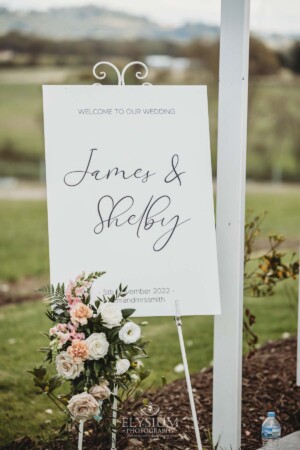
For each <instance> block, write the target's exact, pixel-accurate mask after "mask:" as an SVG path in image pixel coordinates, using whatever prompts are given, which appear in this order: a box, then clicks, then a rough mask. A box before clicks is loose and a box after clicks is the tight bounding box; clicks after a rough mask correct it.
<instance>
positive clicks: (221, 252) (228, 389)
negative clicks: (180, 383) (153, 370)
mask: <svg viewBox="0 0 300 450" xmlns="http://www.w3.org/2000/svg"><path fill="white" fill-rule="evenodd" d="M249 20H250V0H222V13H221V37H220V68H219V72H220V77H219V117H218V165H217V249H218V264H219V276H220V292H221V309H222V315H221V316H216V317H215V330H214V379H213V385H214V386H213V439H214V443H215V444H217V442H219V446H220V447H221V448H232V450H237V449H239V448H240V443H241V396H242V336H243V277H244V216H245V180H246V137H247V97H248V66H249Z"/></svg>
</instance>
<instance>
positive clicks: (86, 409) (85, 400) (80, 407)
mask: <svg viewBox="0 0 300 450" xmlns="http://www.w3.org/2000/svg"><path fill="white" fill-rule="evenodd" d="M68 410H69V411H70V414H71V416H72V417H73V419H74V420H77V422H79V421H80V420H88V419H91V418H92V417H93V416H98V415H99V414H100V405H99V403H98V402H97V400H96V399H95V398H94V397H93V396H92V395H91V394H88V393H87V392H82V393H81V394H77V395H73V397H72V398H71V399H70V401H69V403H68Z"/></svg>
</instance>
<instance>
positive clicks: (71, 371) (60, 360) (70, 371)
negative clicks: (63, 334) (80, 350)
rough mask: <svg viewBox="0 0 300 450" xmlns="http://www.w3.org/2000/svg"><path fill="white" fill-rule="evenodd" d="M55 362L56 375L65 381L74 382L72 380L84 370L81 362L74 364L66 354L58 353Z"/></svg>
mask: <svg viewBox="0 0 300 450" xmlns="http://www.w3.org/2000/svg"><path fill="white" fill-rule="evenodd" d="M55 362H56V370H57V373H58V375H60V376H61V377H64V378H66V379H67V380H74V378H77V377H78V376H79V375H80V374H81V372H82V371H83V369H84V364H83V362H79V363H76V362H75V361H73V359H72V357H71V356H70V355H69V353H67V352H61V353H59V354H58V355H57V357H56V359H55Z"/></svg>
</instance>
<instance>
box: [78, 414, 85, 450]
mask: <svg viewBox="0 0 300 450" xmlns="http://www.w3.org/2000/svg"><path fill="white" fill-rule="evenodd" d="M83 427H84V420H81V421H80V422H79V433H78V450H82V444H83Z"/></svg>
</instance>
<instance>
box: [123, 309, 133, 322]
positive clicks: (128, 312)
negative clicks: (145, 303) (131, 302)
mask: <svg viewBox="0 0 300 450" xmlns="http://www.w3.org/2000/svg"><path fill="white" fill-rule="evenodd" d="M121 312H122V316H123V319H127V318H128V317H130V316H132V314H133V313H134V312H135V309H132V308H128V309H122V311H121Z"/></svg>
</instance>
